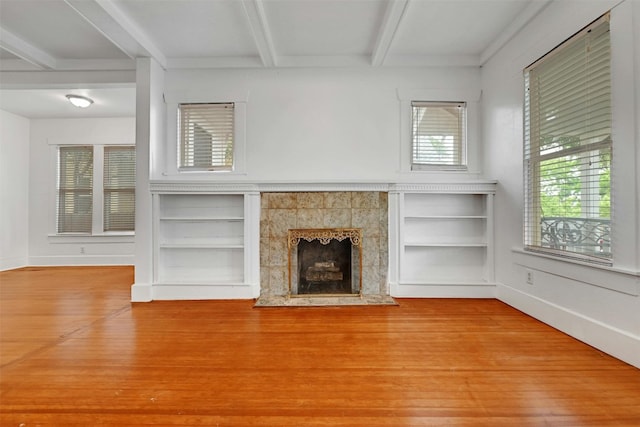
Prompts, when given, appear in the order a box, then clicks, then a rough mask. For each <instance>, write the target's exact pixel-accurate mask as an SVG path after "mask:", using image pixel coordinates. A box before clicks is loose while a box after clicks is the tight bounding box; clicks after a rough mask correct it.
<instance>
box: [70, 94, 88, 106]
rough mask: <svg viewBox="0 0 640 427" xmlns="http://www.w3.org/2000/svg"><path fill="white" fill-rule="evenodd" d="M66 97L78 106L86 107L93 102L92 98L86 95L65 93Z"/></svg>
mask: <svg viewBox="0 0 640 427" xmlns="http://www.w3.org/2000/svg"><path fill="white" fill-rule="evenodd" d="M67 99H68V100H69V102H71V103H72V104H73V105H75V106H76V107H79V108H87V107H88V106H89V105H91V104H93V99H91V98H87V97H86V96H80V95H67Z"/></svg>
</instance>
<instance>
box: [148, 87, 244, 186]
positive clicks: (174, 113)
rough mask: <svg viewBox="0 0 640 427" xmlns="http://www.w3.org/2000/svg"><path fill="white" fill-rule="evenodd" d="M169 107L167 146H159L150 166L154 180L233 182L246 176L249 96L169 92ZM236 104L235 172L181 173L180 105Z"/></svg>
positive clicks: (230, 91)
mask: <svg viewBox="0 0 640 427" xmlns="http://www.w3.org/2000/svg"><path fill="white" fill-rule="evenodd" d="M164 99H165V103H166V111H165V112H164V114H165V120H166V121H165V124H166V126H165V132H166V141H167V144H161V145H157V146H156V147H155V148H156V150H155V152H156V156H155V158H154V160H153V161H152V163H151V170H150V173H151V179H152V180H153V179H167V178H168V177H173V178H175V179H179V180H182V179H185V180H191V179H208V178H210V177H214V176H215V178H216V179H227V178H228V179H233V178H234V177H237V176H238V175H246V144H247V141H246V140H247V137H246V135H247V129H246V127H247V125H246V122H247V103H248V99H249V92H248V91H244V90H237V89H235V88H228V89H220V90H217V89H201V90H199V91H198V93H192V92H185V91H183V90H170V89H169V90H167V91H166V92H165V93H164ZM230 102H232V103H233V104H234V123H233V126H234V128H233V133H234V141H233V142H234V144H233V170H225V171H215V170H181V169H180V168H179V162H180V158H179V151H180V140H179V137H178V106H179V105H180V104H215V103H230Z"/></svg>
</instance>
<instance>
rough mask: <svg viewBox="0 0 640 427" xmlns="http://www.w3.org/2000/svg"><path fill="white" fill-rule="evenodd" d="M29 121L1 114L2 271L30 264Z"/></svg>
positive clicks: (0, 195)
mask: <svg viewBox="0 0 640 427" xmlns="http://www.w3.org/2000/svg"><path fill="white" fill-rule="evenodd" d="M28 194H29V119H26V118H24V117H22V116H18V115H15V114H12V113H8V112H6V111H3V110H0V200H2V203H0V236H2V238H0V271H1V270H9V269H14V268H19V267H24V266H26V265H27V264H28V255H29V250H28V235H29V220H28V218H29V196H28Z"/></svg>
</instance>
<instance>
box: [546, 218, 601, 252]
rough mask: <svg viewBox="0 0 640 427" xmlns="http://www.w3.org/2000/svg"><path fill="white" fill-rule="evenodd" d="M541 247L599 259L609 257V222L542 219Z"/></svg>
mask: <svg viewBox="0 0 640 427" xmlns="http://www.w3.org/2000/svg"><path fill="white" fill-rule="evenodd" d="M541 235H542V246H543V247H546V248H552V249H560V250H564V251H571V252H576V253H580V254H586V255H594V256H599V257H609V256H611V220H608V219H598V218H566V217H543V218H542V220H541Z"/></svg>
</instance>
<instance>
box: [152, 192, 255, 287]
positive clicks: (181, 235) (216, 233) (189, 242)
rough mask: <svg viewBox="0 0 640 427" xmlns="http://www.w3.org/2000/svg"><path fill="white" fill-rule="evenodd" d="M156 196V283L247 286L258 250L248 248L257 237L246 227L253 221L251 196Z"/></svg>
mask: <svg viewBox="0 0 640 427" xmlns="http://www.w3.org/2000/svg"><path fill="white" fill-rule="evenodd" d="M154 197H155V201H154V209H155V211H156V215H155V218H156V219H155V222H154V224H155V225H154V234H155V239H154V240H155V242H156V245H155V249H154V251H155V262H154V276H155V283H156V284H158V285H175V286H178V287H179V286H187V285H195V286H225V287H229V286H240V285H243V286H246V285H247V282H248V280H247V269H248V265H247V264H249V263H251V261H247V259H248V257H249V256H254V257H255V256H256V255H257V254H250V253H249V252H248V251H247V248H248V244H247V242H251V241H253V240H255V238H253V237H252V236H250V235H249V233H248V232H247V230H248V229H251V227H249V225H250V224H254V223H255V219H248V218H246V209H247V206H250V205H249V204H248V203H247V197H250V196H249V195H247V194H245V193H220V194H216V193H214V194H209V193H205V194H202V193H188V192H187V193H177V192H172V193H162V192H161V193H157V194H154ZM255 199H256V200H257V201H258V203H259V198H258V197H257V196H256V197H255ZM254 228H255V227H254ZM254 293H255V292H254Z"/></svg>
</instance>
